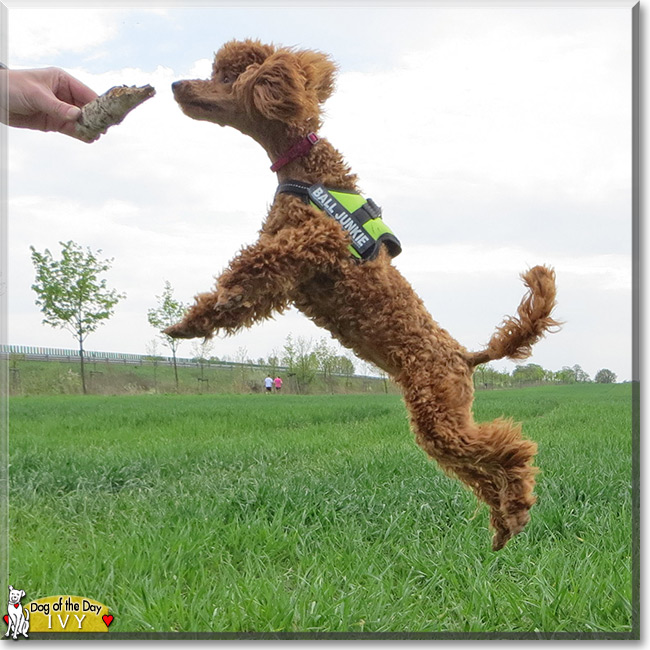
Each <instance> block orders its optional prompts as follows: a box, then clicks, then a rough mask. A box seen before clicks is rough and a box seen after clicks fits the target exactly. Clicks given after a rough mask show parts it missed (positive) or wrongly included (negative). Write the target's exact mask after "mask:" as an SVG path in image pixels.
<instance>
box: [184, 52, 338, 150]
mask: <svg viewBox="0 0 650 650" xmlns="http://www.w3.org/2000/svg"><path fill="white" fill-rule="evenodd" d="M335 73H336V66H335V65H334V64H333V63H332V62H331V61H330V60H329V59H328V58H327V57H326V56H325V55H324V54H321V53H320V52H314V51H310V50H294V49H291V48H286V47H275V46H273V45H264V44H262V43H260V42H259V41H253V40H245V41H230V42H228V43H226V44H225V45H224V46H223V47H222V48H221V49H220V50H219V51H218V52H217V53H216V55H215V58H214V64H213V68H212V77H211V78H210V79H206V80H201V79H193V80H186V81H177V82H175V83H174V84H172V88H173V91H174V97H175V99H176V101H177V102H178V103H179V105H180V107H181V108H182V110H183V112H184V113H185V114H186V115H188V116H189V117H192V118H194V119H196V120H207V121H209V122H215V123H216V124H220V125H221V126H232V127H234V128H236V129H238V130H239V131H242V132H243V133H246V134H247V135H251V136H253V137H255V136H259V135H260V134H264V133H266V132H268V131H269V130H277V128H278V127H279V126H286V127H287V128H288V129H292V130H294V129H298V130H303V129H307V130H309V131H316V130H317V129H318V128H319V126H320V116H321V104H322V103H323V102H324V101H325V100H326V99H327V98H328V97H329V96H330V95H331V93H332V91H333V89H334V76H335Z"/></svg>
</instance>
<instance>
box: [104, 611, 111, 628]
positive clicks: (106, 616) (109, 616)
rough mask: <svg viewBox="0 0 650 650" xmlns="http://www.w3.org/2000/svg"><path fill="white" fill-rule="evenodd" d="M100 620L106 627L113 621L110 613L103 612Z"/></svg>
mask: <svg viewBox="0 0 650 650" xmlns="http://www.w3.org/2000/svg"><path fill="white" fill-rule="evenodd" d="M102 621H104V623H105V624H106V627H108V626H109V625H110V624H111V623H112V622H113V617H112V616H111V615H110V614H104V616H102Z"/></svg>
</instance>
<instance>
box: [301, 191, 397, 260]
mask: <svg viewBox="0 0 650 650" xmlns="http://www.w3.org/2000/svg"><path fill="white" fill-rule="evenodd" d="M307 193H308V195H309V198H310V199H311V201H312V202H313V203H314V205H316V207H318V208H320V209H321V210H323V212H325V213H326V214H328V215H329V216H330V217H332V218H333V219H336V220H337V221H338V222H339V224H340V225H341V227H342V228H343V230H345V232H347V233H348V236H349V237H350V242H351V243H350V246H349V249H350V252H351V253H352V255H353V256H354V257H356V258H358V259H363V260H370V259H373V258H375V257H376V256H377V254H378V252H379V246H380V244H382V243H383V244H385V245H386V247H387V248H388V252H389V253H390V255H391V256H392V257H395V256H396V255H399V254H400V252H401V251H402V248H401V245H400V243H399V240H398V239H397V237H395V235H394V234H393V232H392V230H391V229H390V228H389V227H388V226H387V225H386V224H385V223H384V222H383V221H382V219H381V208H379V207H378V206H376V205H375V204H374V203H373V202H372V201H370V200H368V201H366V199H364V198H363V197H362V196H361V195H359V194H356V193H353V192H341V191H336V190H328V189H326V188H325V186H324V185H322V184H321V183H316V185H312V186H311V187H309V188H308V190H307Z"/></svg>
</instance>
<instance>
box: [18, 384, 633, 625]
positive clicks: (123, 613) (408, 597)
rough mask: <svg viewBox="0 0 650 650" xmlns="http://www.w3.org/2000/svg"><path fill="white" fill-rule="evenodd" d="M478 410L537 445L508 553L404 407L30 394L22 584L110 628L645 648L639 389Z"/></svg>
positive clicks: (393, 400)
mask: <svg viewBox="0 0 650 650" xmlns="http://www.w3.org/2000/svg"><path fill="white" fill-rule="evenodd" d="M475 413H476V418H477V420H487V419H492V418H495V417H498V416H500V415H502V414H505V415H508V416H513V417H515V418H516V419H518V420H520V421H523V422H524V429H525V433H526V435H527V436H529V437H531V438H533V439H535V440H536V441H537V442H538V444H539V448H540V452H539V455H538V457H537V464H538V465H539V466H540V468H541V469H542V473H541V474H540V475H539V484H538V488H537V494H538V497H539V503H538V504H537V505H536V506H535V507H534V508H533V510H532V521H531V523H530V524H529V526H528V527H527V529H526V530H525V531H524V533H522V534H521V535H520V536H518V537H517V538H515V539H514V540H512V541H511V542H510V543H509V544H508V546H507V547H506V548H505V549H504V550H503V551H501V552H499V553H493V552H492V551H491V550H490V540H491V533H490V532H489V531H488V512H487V508H486V507H484V506H481V507H480V508H477V501H476V500H475V498H474V497H473V495H472V494H471V493H470V492H468V491H467V490H465V489H463V487H462V486H461V485H460V483H459V482H457V481H453V480H450V479H449V478H447V477H445V476H444V475H443V474H442V473H441V471H440V470H439V469H438V467H437V466H436V465H435V464H434V463H432V462H430V461H428V460H427V458H426V457H425V455H424V454H423V453H422V452H421V451H420V450H419V448H418V447H417V446H416V445H415V443H414V441H413V437H412V434H411V433H410V431H409V428H408V422H407V417H406V411H405V409H404V406H403V404H402V402H401V401H400V399H399V398H398V397H395V396H392V395H388V396H381V395H368V396H351V395H350V396H347V395H339V396H334V397H332V396H303V397H301V396H291V395H279V396H275V395H274V396H267V395H248V396H244V395H241V396H240V395H221V396H219V395H218V396H214V395H196V396H189V395H180V396H178V395H177V396H169V395H166V396H158V395H144V396H133V397H105V396H103V397H102V396H93V397H85V398H84V397H80V396H62V397H40V398H37V397H28V398H14V399H12V400H11V401H10V462H11V465H10V540H9V543H10V573H9V576H10V579H11V581H12V584H14V585H20V588H21V589H24V590H25V591H26V592H27V594H28V595H27V599H26V600H27V601H29V600H33V599H36V598H40V597H44V596H49V595H54V594H73V595H81V596H87V597H91V598H94V599H96V600H99V601H100V602H103V603H105V604H106V605H108V606H109V608H110V610H111V614H113V615H114V616H115V621H114V623H113V625H112V627H111V629H110V632H111V633H118V632H128V633H135V632H183V633H188V632H214V633H219V632H246V631H249V632H250V631H255V632H284V633H306V632H345V633H352V632H392V633H407V632H429V633H442V632H465V633H474V634H476V633H483V632H499V633H507V632H514V633H520V634H521V633H535V632H537V633H540V634H544V633H547V634H549V633H553V632H569V633H574V634H575V633H613V632H617V633H626V632H627V633H628V634H629V633H631V626H632V610H633V605H632V604H631V601H632V567H631V563H632V561H631V555H632V480H631V475H632V470H631V467H632V465H631V462H632V461H631V454H632V444H631V438H632V436H631V427H632V425H631V414H632V388H631V386H630V385H611V386H607V385H574V386H566V387H542V388H534V389H521V390H510V391H498V392H497V391H494V392H481V393H479V394H478V395H477V398H476V403H475ZM632 633H635V632H634V631H632Z"/></svg>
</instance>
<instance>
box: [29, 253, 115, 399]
mask: <svg viewBox="0 0 650 650" xmlns="http://www.w3.org/2000/svg"><path fill="white" fill-rule="evenodd" d="M59 244H60V245H61V246H62V250H61V258H60V259H54V257H53V256H52V253H50V251H49V250H48V249H47V248H46V249H45V252H43V253H39V252H38V251H37V250H36V249H35V248H34V247H33V246H30V250H31V251H32V262H33V263H34V268H35V269H36V281H35V283H34V284H33V285H32V289H33V290H34V291H35V292H36V295H37V298H36V304H37V305H39V306H40V308H41V311H42V312H43V314H45V318H43V322H44V323H46V324H47V325H51V326H52V327H60V328H63V329H67V330H68V331H69V332H71V333H72V335H73V336H74V337H75V339H76V340H77V343H78V344H79V359H80V361H81V386H82V389H83V392H84V394H85V393H86V392H87V388H86V369H85V363H84V361H85V359H84V341H85V340H86V337H87V336H88V335H89V334H90V333H91V332H94V331H95V330H96V329H97V328H98V327H99V326H100V325H101V324H102V322H103V321H105V320H107V319H108V318H110V317H111V316H112V315H113V309H114V307H115V305H116V304H117V303H118V302H119V301H120V300H121V299H122V298H124V297H125V294H123V293H118V292H117V291H116V290H115V289H108V287H107V286H106V280H105V279H102V280H100V279H99V276H100V275H101V274H102V273H105V272H106V271H108V270H109V269H110V268H111V264H112V262H113V260H112V259H108V260H102V259H99V257H97V255H96V254H95V253H93V252H92V251H91V250H90V248H87V249H86V250H85V251H84V250H83V249H82V247H81V246H80V245H79V244H76V243H75V242H73V241H69V242H67V243H63V242H59ZM97 253H98V254H99V253H101V250H98V251H97Z"/></svg>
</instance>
